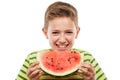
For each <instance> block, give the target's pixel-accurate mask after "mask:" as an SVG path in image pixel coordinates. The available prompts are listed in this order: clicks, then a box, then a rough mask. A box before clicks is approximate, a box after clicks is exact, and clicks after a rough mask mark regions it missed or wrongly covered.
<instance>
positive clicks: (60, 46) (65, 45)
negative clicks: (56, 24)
mask: <svg viewBox="0 0 120 80" xmlns="http://www.w3.org/2000/svg"><path fill="white" fill-rule="evenodd" d="M68 45H69V44H64V45H59V44H56V46H57V47H58V48H61V49H62V48H63V49H65V48H67V47H68Z"/></svg>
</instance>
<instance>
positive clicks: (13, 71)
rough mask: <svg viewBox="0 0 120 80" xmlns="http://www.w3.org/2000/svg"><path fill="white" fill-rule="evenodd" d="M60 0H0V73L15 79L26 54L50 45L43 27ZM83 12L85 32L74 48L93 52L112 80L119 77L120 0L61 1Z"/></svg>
mask: <svg viewBox="0 0 120 80" xmlns="http://www.w3.org/2000/svg"><path fill="white" fill-rule="evenodd" d="M54 1H56V0H0V61H1V62H0V76H1V80H14V79H15V78H16V76H17V74H18V72H19V70H20V68H21V66H22V64H23V61H24V59H25V58H26V56H27V55H28V54H29V53H31V52H32V51H35V50H40V49H44V48H49V44H48V41H47V40H46V38H45V37H44V35H43V33H42V31H41V28H42V27H43V24H44V22H43V21H44V12H45V10H46V8H47V7H48V5H49V4H51V3H52V2H54ZM61 1H66V2H69V3H70V4H72V5H74V6H75V7H76V8H77V10H78V13H79V25H80V27H81V32H80V34H79V38H78V39H77V40H76V43H75V45H74V47H76V48H81V49H85V50H87V51H89V52H90V53H92V54H93V56H94V57H95V58H96V60H97V61H98V63H99V64H100V66H101V68H102V69H103V71H104V72H105V74H106V76H107V77H108V79H109V80H119V79H120V77H119V74H120V73H119V71H120V62H119V61H120V57H119V54H120V51H119V50H120V28H119V27H120V2H119V0H74V1H73V0H61Z"/></svg>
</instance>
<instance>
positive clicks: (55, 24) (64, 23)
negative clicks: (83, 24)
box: [48, 17, 75, 30]
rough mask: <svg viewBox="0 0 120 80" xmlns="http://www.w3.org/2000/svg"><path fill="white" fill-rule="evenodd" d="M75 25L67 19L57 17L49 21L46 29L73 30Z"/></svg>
mask: <svg viewBox="0 0 120 80" xmlns="http://www.w3.org/2000/svg"><path fill="white" fill-rule="evenodd" d="M74 28H75V23H74V21H72V20H71V19H70V18H69V17H59V18H55V19H53V20H50V21H49V26H48V29H53V30H54V29H58V30H60V29H74Z"/></svg>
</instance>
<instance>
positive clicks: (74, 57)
mask: <svg viewBox="0 0 120 80" xmlns="http://www.w3.org/2000/svg"><path fill="white" fill-rule="evenodd" d="M39 61H40V67H41V69H43V70H44V71H45V72H47V73H49V74H51V75H55V76H65V75H68V74H70V73H72V72H74V71H76V70H77V69H78V66H79V64H80V63H81V62H82V56H81V54H80V53H78V52H71V51H66V52H62V53H59V52H55V51H49V52H46V53H41V54H39Z"/></svg>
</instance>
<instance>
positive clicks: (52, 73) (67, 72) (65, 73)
mask: <svg viewBox="0 0 120 80" xmlns="http://www.w3.org/2000/svg"><path fill="white" fill-rule="evenodd" d="M45 52H47V51H45ZM45 52H44V51H43V52H39V53H38V54H37V60H38V61H39V66H40V68H41V69H42V70H43V71H45V72H46V73H48V74H50V75H53V76H66V75H69V74H71V73H73V72H75V71H77V70H78V68H79V66H80V64H81V62H83V55H82V54H80V53H79V52H78V53H79V54H80V56H81V58H82V59H81V61H80V63H79V64H78V65H77V66H76V67H75V68H74V69H72V70H69V71H66V72H63V73H56V72H53V71H50V70H49V69H46V68H45V67H44V66H43V65H42V64H41V63H42V62H41V60H40V55H42V54H44V53H45Z"/></svg>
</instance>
